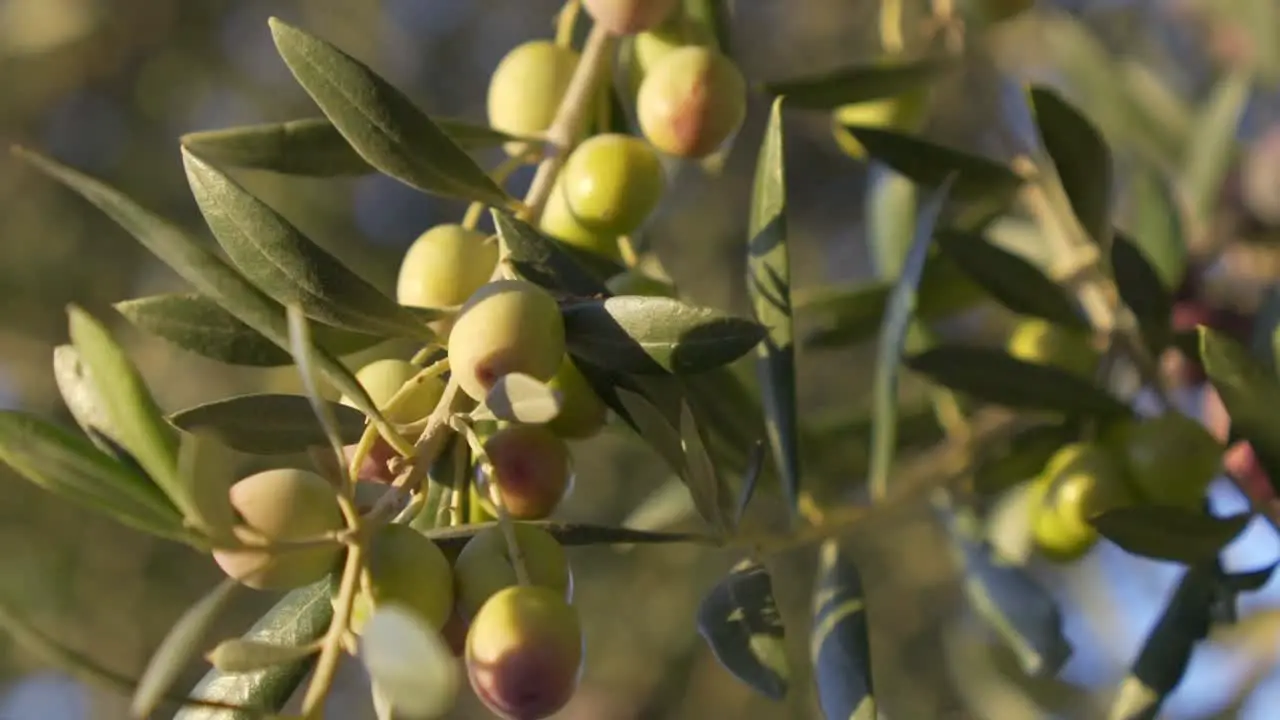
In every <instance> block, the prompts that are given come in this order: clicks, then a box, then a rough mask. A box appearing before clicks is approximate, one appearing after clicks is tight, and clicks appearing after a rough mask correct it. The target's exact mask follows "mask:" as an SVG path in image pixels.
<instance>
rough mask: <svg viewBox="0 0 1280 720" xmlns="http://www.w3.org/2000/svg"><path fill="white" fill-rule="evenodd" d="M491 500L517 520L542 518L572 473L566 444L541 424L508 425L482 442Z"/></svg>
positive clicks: (561, 495)
mask: <svg viewBox="0 0 1280 720" xmlns="http://www.w3.org/2000/svg"><path fill="white" fill-rule="evenodd" d="M484 451H485V454H487V455H488V456H489V464H490V465H491V466H492V475H487V476H485V477H484V478H483V479H484V480H486V481H488V483H489V497H490V501H491V502H494V503H496V502H498V501H499V500H501V502H502V505H503V507H505V508H506V509H507V513H508V514H509V515H511V517H513V518H515V519H517V520H541V519H542V518H545V517H547V516H548V515H550V514H551V513H552V511H554V510H555V509H556V506H557V505H559V504H560V500H561V499H563V498H564V496H565V493H566V492H567V491H568V489H569V482H570V479H571V478H570V476H571V475H572V473H573V469H572V467H571V463H570V461H569V447H568V446H567V445H565V442H564V440H561V439H560V438H559V437H558V436H556V434H555V433H554V432H552V431H551V430H549V429H547V428H546V427H544V426H542V425H508V426H507V427H504V428H502V429H501V430H498V431H497V432H496V433H494V434H493V435H492V436H490V437H489V439H488V440H486V441H485V443H484Z"/></svg>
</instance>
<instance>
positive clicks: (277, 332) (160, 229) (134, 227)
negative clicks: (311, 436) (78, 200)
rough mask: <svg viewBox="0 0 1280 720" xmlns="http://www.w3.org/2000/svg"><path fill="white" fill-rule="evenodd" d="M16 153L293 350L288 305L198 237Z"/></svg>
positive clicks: (343, 378)
mask: <svg viewBox="0 0 1280 720" xmlns="http://www.w3.org/2000/svg"><path fill="white" fill-rule="evenodd" d="M15 154H17V155H18V157H20V158H21V159H23V160H25V161H27V162H29V163H31V165H33V166H34V167H36V168H37V169H39V170H40V171H41V172H44V173H45V174H46V175H49V176H50V177H52V178H53V179H55V180H57V181H58V182H60V183H62V184H64V185H66V186H67V187H68V188H70V189H71V190H73V191H75V192H76V193H78V194H79V195H81V196H82V197H84V198H85V199H86V200H88V201H89V202H90V203H92V204H93V205H94V206H96V207H97V208H98V209H99V210H102V211H103V212H104V213H106V214H107V216H109V217H110V218H111V219H112V220H114V221H116V222H117V223H119V224H120V226H121V227H123V228H124V229H125V230H127V231H128V232H129V233H130V234H131V235H133V236H134V237H135V238H136V239H137V240H138V241H139V242H140V243H142V245H143V246H144V247H146V248H147V250H149V251H151V252H152V253H153V254H155V255H156V257H158V258H160V260H161V261H163V262H164V263H165V264H166V265H168V266H169V267H171V268H173V270H174V271H175V272H177V273H178V275H180V276H181V277H182V279H184V280H186V281H187V282H189V283H191V284H192V285H193V286H195V288H196V290H197V291H199V292H200V293H201V294H203V295H205V296H206V297H208V298H209V299H210V300H212V301H214V302H216V303H217V304H219V305H221V306H222V307H223V308H226V310H227V311H228V312H230V313H231V314H232V315H234V316H235V317H236V318H238V319H239V320H240V321H241V322H243V323H244V324H246V325H248V326H249V327H251V328H253V329H254V330H255V331H256V332H258V333H260V334H262V335H263V336H264V337H266V338H267V339H268V340H270V341H271V342H272V343H275V345H276V346H277V347H279V348H281V349H283V350H286V351H287V350H288V349H289V330H288V325H287V323H286V322H285V314H284V308H283V307H281V306H280V305H279V304H278V303H276V302H275V301H273V300H271V298H268V297H267V296H266V295H263V294H262V292H261V291H259V290H258V289H257V288H255V287H254V286H253V285H252V284H250V283H249V281H248V280H245V279H244V277H243V276H241V275H240V274H239V273H237V272H236V271H235V270H233V269H232V268H231V267H230V266H229V265H227V264H226V263H225V262H223V261H222V260H221V259H220V258H219V257H218V256H216V255H214V254H213V253H211V252H209V251H208V250H206V249H205V248H204V247H203V246H202V245H201V244H200V243H199V242H197V241H196V240H195V239H194V238H192V237H191V236H189V235H187V234H186V233H185V232H183V231H182V230H180V229H179V228H177V227H176V226H174V225H172V224H171V223H169V222H168V221H166V220H164V219H163V218H161V217H159V216H157V215H155V214H153V213H151V212H150V211H148V210H146V209H145V208H143V207H141V206H140V205H138V204H137V203H135V202H134V201H132V200H130V199H129V198H128V197H126V196H125V195H124V194H123V193H120V192H119V191H117V190H115V189H113V188H111V187H109V186H107V185H105V184H104V183H102V182H100V181H98V180H95V179H94V178H91V177H89V176H88V175H85V174H84V173H81V172H78V171H76V170H72V169H71V168H69V167H67V166H65V165H62V164H61V163H57V162H55V161H53V160H50V159H49V158H46V157H44V156H42V155H39V154H37V153H34V152H31V151H30V150H26V149H22V148H16V149H15ZM315 355H316V362H317V364H318V365H320V368H321V370H322V371H323V372H324V374H325V376H326V377H327V378H328V379H329V381H330V382H331V383H333V385H334V386H335V387H336V388H337V389H338V391H339V392H341V393H342V394H343V395H346V396H347V397H348V398H351V400H352V402H354V403H355V404H356V406H357V407H359V408H360V410H361V411H362V412H364V414H365V415H368V416H370V417H373V418H375V419H377V420H378V421H379V422H382V421H383V418H382V414H381V413H380V412H379V411H378V409H377V408H376V407H375V406H374V405H373V402H372V401H371V400H370V399H369V394H368V393H367V392H365V390H364V387H363V386H361V385H360V383H359V382H357V381H356V378H355V375H353V374H352V373H351V371H350V370H348V369H347V368H346V366H344V365H343V364H342V363H341V362H339V361H338V360H337V358H335V357H334V356H333V355H332V354H330V353H329V352H328V351H326V350H324V349H322V348H317V349H316V353H315Z"/></svg>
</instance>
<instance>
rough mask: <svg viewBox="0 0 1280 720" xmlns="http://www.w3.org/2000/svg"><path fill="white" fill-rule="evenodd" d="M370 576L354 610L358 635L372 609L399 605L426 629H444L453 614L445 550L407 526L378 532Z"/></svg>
mask: <svg viewBox="0 0 1280 720" xmlns="http://www.w3.org/2000/svg"><path fill="white" fill-rule="evenodd" d="M368 553H369V554H368V560H367V562H368V565H367V568H368V572H367V574H366V576H365V580H366V582H365V583H362V585H361V588H360V592H359V593H357V595H356V600H355V605H354V606H353V608H352V617H351V629H352V631H353V632H355V633H359V632H360V631H361V630H362V629H363V627H364V623H365V621H366V620H368V619H369V618H370V617H372V616H373V613H374V611H376V610H377V609H378V608H379V607H382V606H384V605H398V606H400V607H402V608H404V609H405V610H408V611H410V612H412V613H414V614H415V615H417V616H418V619H420V620H422V621H423V622H424V623H426V624H427V625H430V626H431V627H433V628H435V629H437V630H440V629H442V628H444V626H445V622H446V621H447V620H448V619H449V613H450V612H451V611H452V610H453V595H454V592H453V568H451V567H449V560H448V558H446V557H445V556H444V552H442V551H441V550H440V548H439V547H438V546H437V545H436V544H435V543H433V542H431V539H430V538H428V537H427V536H426V535H423V534H422V533H420V532H418V531H417V530H414V529H413V528H411V527H409V526H408V525H398V524H391V525H387V526H385V527H383V528H381V529H379V530H378V532H377V534H375V535H374V536H373V539H372V541H371V542H370V543H369V550H368Z"/></svg>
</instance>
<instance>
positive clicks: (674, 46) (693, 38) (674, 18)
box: [629, 13, 715, 95]
mask: <svg viewBox="0 0 1280 720" xmlns="http://www.w3.org/2000/svg"><path fill="white" fill-rule="evenodd" d="M713 42H715V34H714V33H713V32H712V30H711V29H710V28H709V27H708V26H707V25H705V24H703V23H687V22H683V21H682V18H681V17H680V14H679V13H672V14H671V15H670V16H669V17H668V18H667V19H666V21H664V22H663V23H661V24H660V25H658V26H657V27H655V28H653V29H651V30H646V31H645V32H642V33H639V34H637V35H636V36H635V37H634V38H632V41H631V77H630V78H629V80H630V82H631V93H632V94H633V95H634V94H636V93H638V92H639V90H640V85H641V83H642V82H643V81H644V78H645V76H646V75H647V74H648V72H649V69H650V68H652V67H653V66H654V65H656V64H657V63H658V61H660V60H661V59H662V58H664V57H666V56H667V55H668V54H669V53H671V52H672V51H674V50H679V49H680V48H682V47H686V46H689V45H699V46H704V47H706V46H710V45H711V44H712V43H713Z"/></svg>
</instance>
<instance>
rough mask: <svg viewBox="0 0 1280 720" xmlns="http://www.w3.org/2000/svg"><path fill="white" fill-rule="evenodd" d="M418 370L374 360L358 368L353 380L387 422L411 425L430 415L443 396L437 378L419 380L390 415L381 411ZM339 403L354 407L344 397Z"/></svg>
mask: <svg viewBox="0 0 1280 720" xmlns="http://www.w3.org/2000/svg"><path fill="white" fill-rule="evenodd" d="M419 370H421V368H419V367H417V366H416V365H414V364H413V363H411V362H408V361H405V360H399V359H396V358H387V359H383V360H374V361H373V362H371V363H369V364H368V365H365V366H364V367H362V368H360V369H359V370H358V371H356V379H357V380H359V381H360V385H361V386H363V387H364V389H365V392H367V393H369V399H371V400H373V404H374V405H376V406H378V409H379V410H383V415H385V416H386V417H387V420H390V421H391V422H393V423H401V424H403V423H411V422H417V421H418V420H421V419H422V418H424V417H426V416H428V415H430V414H431V411H432V410H435V408H436V404H437V403H439V402H440V398H441V397H442V396H443V395H444V381H443V380H441V379H440V378H439V376H436V377H428V378H422V379H421V380H419V381H418V383H417V385H416V386H415V387H414V388H413V390H411V391H410V392H409V396H408V397H407V398H405V399H404V401H402V402H401V403H400V404H399V407H397V408H396V409H395V410H394V411H387V410H385V408H386V407H387V403H389V402H391V398H393V397H395V394H396V393H397V392H399V391H400V388H401V387H402V386H403V385H404V384H405V383H407V382H409V380H410V379H412V378H413V377H414V376H415V375H417V374H418V371H419ZM341 402H342V404H344V405H350V406H352V407H355V403H353V402H352V401H351V399H350V398H348V397H345V396H344V397H343V398H342V400H341Z"/></svg>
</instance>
